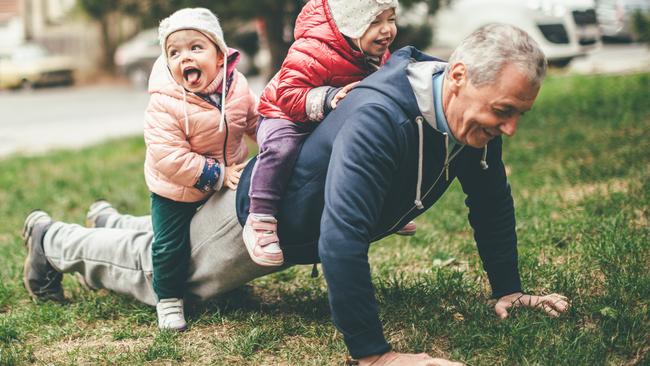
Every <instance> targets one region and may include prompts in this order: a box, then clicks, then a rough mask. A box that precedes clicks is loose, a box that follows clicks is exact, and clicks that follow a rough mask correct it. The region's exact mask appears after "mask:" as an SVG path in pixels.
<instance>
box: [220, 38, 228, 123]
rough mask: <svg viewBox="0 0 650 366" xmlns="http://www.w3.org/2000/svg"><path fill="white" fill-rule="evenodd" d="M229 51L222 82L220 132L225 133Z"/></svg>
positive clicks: (224, 62) (225, 60)
mask: <svg viewBox="0 0 650 366" xmlns="http://www.w3.org/2000/svg"><path fill="white" fill-rule="evenodd" d="M227 51H228V50H226V52H225V53H224V55H223V80H222V81H221V121H220V122H219V132H221V131H223V126H224V124H225V121H226V84H228V52H227Z"/></svg>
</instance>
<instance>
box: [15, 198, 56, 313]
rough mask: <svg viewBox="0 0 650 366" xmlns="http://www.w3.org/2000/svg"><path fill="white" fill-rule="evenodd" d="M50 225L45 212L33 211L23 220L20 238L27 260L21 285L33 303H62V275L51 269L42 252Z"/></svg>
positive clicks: (50, 220) (50, 222) (50, 221)
mask: <svg viewBox="0 0 650 366" xmlns="http://www.w3.org/2000/svg"><path fill="white" fill-rule="evenodd" d="M51 225H52V218H51V217H50V215H48V214H47V213H46V212H45V211H40V210H34V211H32V213H30V214H29V215H28V216H27V218H26V219H25V223H24V225H23V233H22V237H23V240H24V241H25V246H26V247H27V258H25V266H24V268H23V283H24V284H25V288H26V289H27V292H29V295H30V296H31V297H32V299H33V300H34V301H47V300H52V301H56V302H64V301H65V297H64V296H63V288H62V287H61V279H62V278H63V274H62V273H59V272H57V271H56V270H55V269H54V267H52V265H51V264H50V262H48V260H47V258H46V257H45V251H44V250H43V237H45V232H46V231H47V229H49V228H50V226H51Z"/></svg>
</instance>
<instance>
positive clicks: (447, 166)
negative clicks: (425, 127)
mask: <svg viewBox="0 0 650 366" xmlns="http://www.w3.org/2000/svg"><path fill="white" fill-rule="evenodd" d="M444 135H445V180H446V181H449V135H447V133H446V132H445V133H444Z"/></svg>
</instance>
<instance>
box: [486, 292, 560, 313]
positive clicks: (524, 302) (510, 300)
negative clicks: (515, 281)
mask: <svg viewBox="0 0 650 366" xmlns="http://www.w3.org/2000/svg"><path fill="white" fill-rule="evenodd" d="M520 306H523V307H526V308H537V309H542V310H544V311H545V312H546V314H548V315H549V316H552V317H556V316H559V315H560V313H563V312H565V311H567V310H568V309H569V300H568V299H567V297H566V296H563V295H560V294H550V295H545V296H536V295H527V294H522V293H521V292H515V293H514V294H510V295H506V296H503V297H501V298H500V299H499V300H498V301H497V303H496V304H495V305H494V311H495V312H496V313H497V316H499V318H501V319H505V318H507V317H508V309H509V308H512V307H520Z"/></svg>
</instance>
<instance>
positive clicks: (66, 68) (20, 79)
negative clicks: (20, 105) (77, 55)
mask: <svg viewBox="0 0 650 366" xmlns="http://www.w3.org/2000/svg"><path fill="white" fill-rule="evenodd" d="M74 71H75V66H74V62H73V60H72V59H71V58H70V57H67V56H61V55H52V54H50V53H49V52H48V51H47V50H46V49H45V48H44V47H42V46H41V45H38V44H35V43H26V44H23V45H21V46H18V47H16V48H15V49H14V50H13V51H11V52H9V53H5V54H0V89H16V88H25V89H28V88H33V87H36V86H44V85H57V84H58V85H69V84H72V83H73V82H74Z"/></svg>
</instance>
